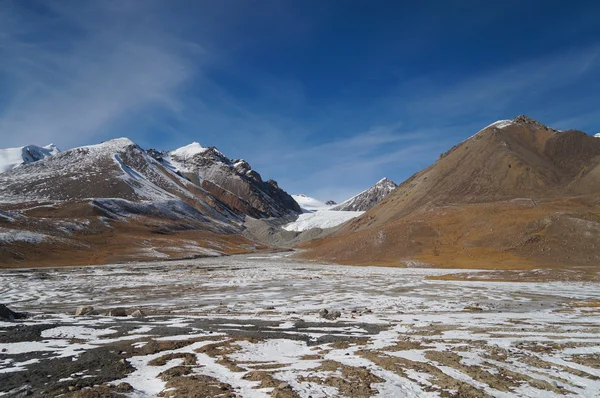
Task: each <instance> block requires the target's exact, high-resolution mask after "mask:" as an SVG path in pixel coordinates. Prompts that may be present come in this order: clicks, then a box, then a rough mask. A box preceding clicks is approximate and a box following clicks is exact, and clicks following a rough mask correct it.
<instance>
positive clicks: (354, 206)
mask: <svg viewBox="0 0 600 398" xmlns="http://www.w3.org/2000/svg"><path fill="white" fill-rule="evenodd" d="M396 187H398V185H396V183H395V182H394V181H392V180H390V179H388V178H382V179H381V180H379V181H378V182H377V183H376V184H375V185H373V186H372V187H371V188H369V189H367V190H365V191H363V192H361V193H359V194H358V195H356V196H353V197H352V198H350V199H348V200H346V201H344V202H342V203H340V204H339V205H337V206H334V207H332V208H331V210H338V211H367V210H369V209H370V208H372V207H373V206H375V205H376V204H377V203H379V202H381V201H382V200H383V199H384V198H385V197H386V196H388V195H389V194H390V193H392V191H393V190H394V189H396Z"/></svg>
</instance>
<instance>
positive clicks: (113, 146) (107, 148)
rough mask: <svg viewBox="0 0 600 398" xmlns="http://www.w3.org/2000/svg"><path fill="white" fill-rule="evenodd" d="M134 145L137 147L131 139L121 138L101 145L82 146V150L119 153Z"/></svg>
mask: <svg viewBox="0 0 600 398" xmlns="http://www.w3.org/2000/svg"><path fill="white" fill-rule="evenodd" d="M132 145H136V143H135V142H133V141H131V140H130V139H129V138H126V137H121V138H113V139H111V140H106V141H103V142H101V143H100V144H95V145H86V146H82V147H80V148H85V149H90V150H92V151H101V152H118V151H121V150H123V149H125V148H127V147H129V146H132ZM75 149H77V148H75Z"/></svg>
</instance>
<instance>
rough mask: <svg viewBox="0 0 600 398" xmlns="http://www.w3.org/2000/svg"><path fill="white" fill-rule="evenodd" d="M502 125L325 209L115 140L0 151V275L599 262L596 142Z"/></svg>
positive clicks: (204, 152)
mask: <svg viewBox="0 0 600 398" xmlns="http://www.w3.org/2000/svg"><path fill="white" fill-rule="evenodd" d="M598 138H599V137H594V136H590V135H587V134H585V133H583V132H581V131H575V130H568V131H558V130H555V129H553V128H550V127H548V126H545V125H543V124H542V123H540V122H538V121H535V120H533V119H531V118H528V117H526V116H523V115H521V116H518V117H516V118H514V119H512V120H500V121H497V122H495V123H492V124H491V125H489V126H487V127H485V128H483V129H481V130H480V131H479V132H477V133H476V134H474V135H473V136H472V137H470V138H469V139H467V140H465V141H463V142H461V143H459V144H457V145H455V146H454V147H452V148H451V149H450V150H448V151H447V152H445V153H443V154H441V155H440V156H439V159H438V160H437V161H436V162H435V163H434V164H432V165H431V166H429V167H427V168H426V169H424V170H422V171H420V172H418V173H416V174H414V175H413V176H412V177H410V178H409V179H407V180H406V181H404V182H403V183H401V184H400V185H398V186H397V185H396V184H395V183H394V182H393V181H391V180H389V179H387V178H384V179H381V180H380V181H378V182H377V183H376V184H375V185H374V186H372V187H371V188H369V189H367V190H365V191H363V192H361V193H359V194H357V195H356V196H354V197H352V198H350V199H348V200H346V201H344V202H342V203H340V204H336V203H335V202H333V201H320V200H317V199H315V198H311V197H309V196H306V195H303V194H298V195H293V196H292V195H289V194H288V193H287V192H285V191H284V190H283V189H282V188H280V187H279V185H278V183H277V182H276V181H274V180H266V181H265V180H263V177H262V176H261V175H260V173H259V172H258V171H256V170H254V169H253V168H252V167H251V166H250V164H248V162H246V161H245V160H243V159H230V158H228V157H227V156H225V155H224V154H223V153H221V152H220V151H219V150H218V149H217V148H215V147H203V146H202V145H200V144H199V143H196V142H194V143H192V144H190V145H187V146H185V147H182V148H179V149H176V150H173V151H159V150H155V149H148V150H145V149H143V148H141V147H139V146H138V145H136V144H135V143H134V142H132V141H131V140H129V139H127V138H119V139H114V140H110V141H106V142H103V143H100V144H97V145H89V146H83V147H79V148H74V149H71V150H67V151H63V152H61V151H59V150H58V149H57V148H56V147H55V146H54V145H49V146H46V147H38V146H34V145H29V146H26V147H22V148H12V149H6V150H0V169H1V170H2V171H3V172H0V242H2V245H0V264H3V265H4V266H23V265H25V264H26V265H30V264H31V265H36V266H44V265H70V264H100V263H108V262H113V263H115V262H126V261H139V260H153V259H176V258H188V257H193V256H212V255H227V254H235V253H247V252H252V251H261V250H272V249H274V248H278V249H280V248H282V247H285V248H290V247H294V246H295V245H299V247H301V248H303V249H306V250H303V251H302V253H301V256H303V257H307V258H311V259H316V260H319V261H333V262H338V263H348V264H365V265H369V264H379V265H394V266H407V265H409V266H410V265H413V264H428V265H433V266H439V267H453V268H512V269H523V268H537V267H563V266H588V265H593V264H597V262H598V261H600V251H598V250H597V249H596V248H597V247H600V206H599V205H600V139H598Z"/></svg>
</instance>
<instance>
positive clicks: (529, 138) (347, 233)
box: [307, 116, 600, 268]
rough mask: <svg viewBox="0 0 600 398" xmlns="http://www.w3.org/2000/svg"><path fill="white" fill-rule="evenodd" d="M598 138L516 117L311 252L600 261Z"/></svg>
mask: <svg viewBox="0 0 600 398" xmlns="http://www.w3.org/2000/svg"><path fill="white" fill-rule="evenodd" d="M598 203H600V140H598V139H596V138H594V137H592V136H589V135H587V134H585V133H582V132H580V131H573V130H570V131H564V132H559V131H557V130H553V129H551V128H549V127H547V126H544V125H543V124H541V123H539V122H537V121H535V120H532V119H530V118H527V117H525V116H519V117H517V118H515V119H513V120H503V121H499V122H496V123H493V124H491V125H490V126H488V127H486V128H484V129H483V130H481V131H479V132H478V133H477V134H475V135H474V136H472V137H471V138H469V139H467V140H466V141H464V142H462V143H460V144H458V145H456V146H454V147H453V148H452V149H450V150H449V151H448V152H446V153H445V154H443V155H442V156H441V157H440V159H439V160H438V161H437V162H436V163H434V164H433V165H431V166H430V167H428V168H426V169H424V170H423V171H421V172H419V173H416V174H415V175H413V176H412V177H410V178H409V179H408V180H406V181H405V182H403V183H402V184H400V186H399V187H398V188H397V189H396V190H395V191H394V192H393V193H391V194H390V195H389V196H388V197H387V198H385V199H384V200H383V201H382V202H381V203H380V204H379V205H378V206H376V207H374V208H373V209H371V210H370V211H367V212H366V213H365V214H364V215H363V216H361V217H358V218H356V219H354V220H352V221H350V222H349V223H347V224H346V225H344V226H343V227H342V228H341V229H340V230H339V231H337V232H336V233H335V235H334V236H333V237H332V238H327V239H324V240H322V241H319V242H312V243H311V246H312V247H313V248H314V251H313V252H312V253H308V254H307V256H310V257H313V258H314V257H317V258H321V259H327V260H333V261H339V262H348V263H354V264H360V263H393V264H405V263H406V262H407V261H414V260H416V261H420V262H423V263H428V264H437V265H440V266H444V267H457V268H458V267H487V266H489V267H499V268H502V267H513V268H519V267H521V268H523V267H524V268H527V267H535V266H538V267H539V266H542V267H544V266H546V267H547V266H557V267H558V266H568V265H577V266H580V265H583V266H585V265H593V264H597V263H598V262H599V261H600V251H598V250H597V249H595V248H597V247H600V213H599V212H598V205H597V204H598Z"/></svg>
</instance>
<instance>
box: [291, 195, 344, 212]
mask: <svg viewBox="0 0 600 398" xmlns="http://www.w3.org/2000/svg"><path fill="white" fill-rule="evenodd" d="M292 198H294V200H295V201H296V203H298V205H299V206H300V208H301V209H302V212H303V213H314V212H315V211H319V210H329V209H331V208H332V207H333V206H334V205H335V204H336V203H335V202H334V201H332V200H328V201H327V202H322V201H320V200H318V199H315V198H311V197H310V196H306V195H304V194H302V193H300V194H296V195H292Z"/></svg>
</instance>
